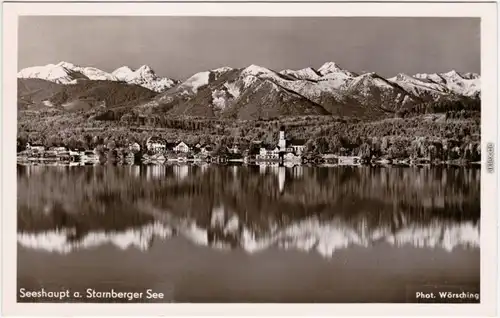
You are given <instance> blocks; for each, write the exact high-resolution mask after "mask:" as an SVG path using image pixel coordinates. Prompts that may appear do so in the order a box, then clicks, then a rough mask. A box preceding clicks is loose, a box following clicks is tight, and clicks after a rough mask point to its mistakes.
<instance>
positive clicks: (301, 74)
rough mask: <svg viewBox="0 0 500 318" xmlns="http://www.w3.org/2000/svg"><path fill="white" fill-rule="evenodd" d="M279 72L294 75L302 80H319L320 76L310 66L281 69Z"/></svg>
mask: <svg viewBox="0 0 500 318" xmlns="http://www.w3.org/2000/svg"><path fill="white" fill-rule="evenodd" d="M280 74H283V75H288V76H292V77H295V78H296V79H302V80H319V79H320V78H321V76H320V75H319V74H318V72H317V71H316V70H315V69H313V68H312V67H308V68H303V69H301V70H297V71H294V70H283V71H281V72H280Z"/></svg>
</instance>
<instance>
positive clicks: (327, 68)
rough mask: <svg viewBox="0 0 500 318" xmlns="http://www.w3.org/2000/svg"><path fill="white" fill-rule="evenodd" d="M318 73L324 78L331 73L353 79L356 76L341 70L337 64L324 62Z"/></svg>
mask: <svg viewBox="0 0 500 318" xmlns="http://www.w3.org/2000/svg"><path fill="white" fill-rule="evenodd" d="M318 72H319V73H320V74H321V75H323V76H325V75H328V74H331V73H342V74H344V75H347V76H351V77H354V76H356V75H357V74H355V73H353V72H350V71H347V70H345V69H343V68H341V67H340V66H339V65H338V64H337V63H334V62H326V63H325V64H323V65H321V67H320V68H319V69H318Z"/></svg>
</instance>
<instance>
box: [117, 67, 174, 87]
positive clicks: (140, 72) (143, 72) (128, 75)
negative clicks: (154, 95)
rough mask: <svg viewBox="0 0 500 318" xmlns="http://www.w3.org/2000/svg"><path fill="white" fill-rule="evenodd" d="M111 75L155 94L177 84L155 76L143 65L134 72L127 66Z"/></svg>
mask: <svg viewBox="0 0 500 318" xmlns="http://www.w3.org/2000/svg"><path fill="white" fill-rule="evenodd" d="M112 75H113V76H114V77H116V78H117V80H119V81H124V82H127V83H129V84H136V85H140V86H142V87H145V88H147V89H150V90H152V91H155V92H163V91H165V90H167V89H169V88H171V87H173V86H175V85H176V84H177V82H176V81H174V80H171V79H169V78H166V77H159V76H157V75H156V74H155V72H154V71H153V70H152V69H151V68H150V67H149V66H147V65H143V66H141V67H140V68H138V69H137V70H135V71H134V70H132V69H131V68H129V67H128V66H122V67H120V68H118V69H116V70H114V71H113V73H112Z"/></svg>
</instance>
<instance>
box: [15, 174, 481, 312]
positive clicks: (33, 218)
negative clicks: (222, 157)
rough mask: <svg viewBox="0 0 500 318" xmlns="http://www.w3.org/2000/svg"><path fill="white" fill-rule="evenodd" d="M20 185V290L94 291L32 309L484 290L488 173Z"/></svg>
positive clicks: (28, 179)
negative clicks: (127, 295) (483, 197)
mask: <svg viewBox="0 0 500 318" xmlns="http://www.w3.org/2000/svg"><path fill="white" fill-rule="evenodd" d="M17 181H18V185H17V187H18V193H17V199H18V219H17V220H18V237H17V239H18V278H17V281H18V289H20V288H25V289H26V290H33V291H39V290H41V289H42V288H43V289H44V290H45V291H60V290H70V292H71V293H73V292H74V291H79V292H80V293H81V294H82V295H81V296H82V297H80V298H78V297H73V296H71V297H70V298H69V299H67V298H66V299H63V300H58V299H54V298H50V297H41V298H38V297H37V298H34V297H21V295H20V293H18V301H22V302H24V301H29V302H34V301H75V302H110V301H112V302H126V301H128V300H127V299H118V298H110V297H107V295H102V296H103V297H101V298H91V297H87V296H88V294H87V293H86V291H87V289H93V290H95V291H96V292H104V291H111V290H114V291H115V292H119V291H123V292H137V293H140V292H142V293H144V296H145V295H146V294H147V293H146V290H148V289H150V290H152V292H156V293H162V294H163V299H147V298H145V297H139V298H137V299H133V300H131V301H133V302H271V303H273V302H323V303H324V302H331V303H336V302H417V301H420V299H417V298H416V293H417V292H439V291H453V292H462V291H464V292H468V293H477V292H479V287H480V286H479V281H480V261H479V260H480V252H479V251H480V248H479V245H480V244H479V236H480V228H479V223H480V222H479V219H480V202H479V200H480V169H479V168H463V167H450V168H439V167H433V168H428V167H427V168H426V167H405V168H398V167H306V166H302V167H300V166H299V167H297V166H296V167H292V168H287V167H269V166H217V165H200V166H194V165H191V166H188V165H164V166H78V167H65V166H52V167H50V166H18V168H17ZM94 295H98V294H94ZM427 301H429V300H428V299H427ZM432 301H441V302H446V300H442V299H441V300H440V299H434V300H432ZM462 301H464V300H462ZM468 301H476V302H477V301H478V300H470V299H469V300H468Z"/></svg>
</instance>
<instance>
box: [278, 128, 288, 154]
mask: <svg viewBox="0 0 500 318" xmlns="http://www.w3.org/2000/svg"><path fill="white" fill-rule="evenodd" d="M278 148H279V149H280V151H285V149H286V139H285V127H283V126H281V127H280V137H279V140H278Z"/></svg>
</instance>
